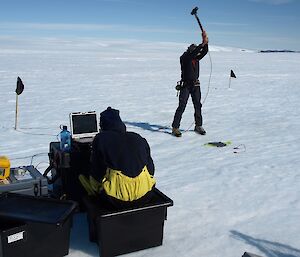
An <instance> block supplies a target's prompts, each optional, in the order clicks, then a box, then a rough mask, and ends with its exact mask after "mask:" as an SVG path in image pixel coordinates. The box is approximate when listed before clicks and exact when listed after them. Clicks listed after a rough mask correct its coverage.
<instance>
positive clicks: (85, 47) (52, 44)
mask: <svg viewBox="0 0 300 257" xmlns="http://www.w3.org/2000/svg"><path fill="white" fill-rule="evenodd" d="M191 43H193V42H191ZM199 43H200V42H199ZM189 44H190V43H175V42H150V41H141V40H104V39H97V38H71V39H70V38H67V39H62V38H53V37H52V38H26V39H23V40H22V41H20V40H19V39H17V38H14V37H0V53H2V54H3V53H9V52H19V53H23V52H27V53H28V52H36V53H37V52H60V51H63V52H74V51H75V52H95V51H96V52H107V51H110V50H113V51H121V52H123V51H127V52H128V51H129V52H135V51H144V52H152V53H153V52H157V51H165V52H169V51H179V52H182V51H183V50H185V49H186V48H187V47H188V46H189ZM209 49H210V51H212V52H256V51H254V50H249V49H242V48H234V47H226V46H215V45H210V47H209Z"/></svg>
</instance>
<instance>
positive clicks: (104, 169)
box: [79, 107, 155, 208]
mask: <svg viewBox="0 0 300 257" xmlns="http://www.w3.org/2000/svg"><path fill="white" fill-rule="evenodd" d="M100 128H101V131H100V132H99V133H98V134H97V135H96V137H95V139H94V141H93V145H92V154H91V171H90V177H89V179H87V178H85V177H84V176H82V175H80V178H79V179H80V181H81V183H82V185H83V186H84V188H85V189H86V191H87V192H88V194H89V195H94V196H95V195H96V196H99V198H100V200H105V201H108V202H109V203H111V204H112V205H113V206H114V207H116V208H122V207H124V208H126V207H136V206H142V205H143V204H145V203H146V202H148V201H149V200H150V199H151V193H152V189H153V187H154V185H155V179H154V178H153V175H154V164H153V160H152V158H151V155H150V147H149V145H148V143H147V141H146V139H145V138H143V137H141V136H140V135H138V134H137V133H134V132H127V131H126V126H125V124H124V123H123V122H122V120H121V118H120V116H119V111H118V110H115V109H112V108H111V107H108V108H107V109H106V110H105V111H103V112H102V113H101V114H100Z"/></svg>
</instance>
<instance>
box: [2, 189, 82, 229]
mask: <svg viewBox="0 0 300 257" xmlns="http://www.w3.org/2000/svg"><path fill="white" fill-rule="evenodd" d="M76 208H77V203H75V202H72V201H62V200H56V199H51V198H43V197H34V196H29V195H21V194H14V193H4V194H2V195H0V217H6V218H13V219H17V220H22V221H32V222H41V223H47V224H55V225H58V226H59V225H61V224H63V223H64V222H65V221H66V220H67V219H68V217H69V216H70V215H71V214H73V212H74V211H75V209H76Z"/></svg>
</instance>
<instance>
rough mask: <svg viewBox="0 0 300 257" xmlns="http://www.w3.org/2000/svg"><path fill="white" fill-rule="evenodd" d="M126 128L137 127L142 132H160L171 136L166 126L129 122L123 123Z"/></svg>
mask: <svg viewBox="0 0 300 257" xmlns="http://www.w3.org/2000/svg"><path fill="white" fill-rule="evenodd" d="M124 123H125V125H126V126H133V127H138V128H141V129H144V130H148V131H152V132H160V133H165V134H170V135H171V134H172V133H171V131H172V129H171V128H170V127H167V126H162V125H157V124H150V123H148V122H131V121H124Z"/></svg>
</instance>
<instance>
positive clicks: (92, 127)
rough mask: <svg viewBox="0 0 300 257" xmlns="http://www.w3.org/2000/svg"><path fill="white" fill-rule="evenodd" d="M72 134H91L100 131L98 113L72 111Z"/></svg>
mask: <svg viewBox="0 0 300 257" xmlns="http://www.w3.org/2000/svg"><path fill="white" fill-rule="evenodd" d="M71 129H72V136H75V137H76V136H79V137H80V136H90V135H94V134H96V133H98V122H97V114H96V113H95V112H89V113H72V114H71Z"/></svg>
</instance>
